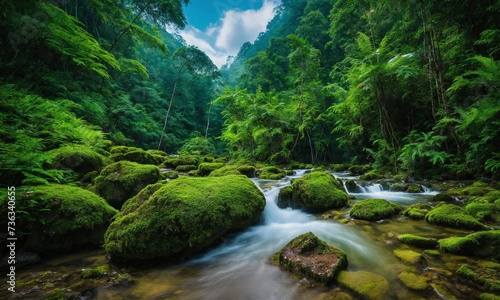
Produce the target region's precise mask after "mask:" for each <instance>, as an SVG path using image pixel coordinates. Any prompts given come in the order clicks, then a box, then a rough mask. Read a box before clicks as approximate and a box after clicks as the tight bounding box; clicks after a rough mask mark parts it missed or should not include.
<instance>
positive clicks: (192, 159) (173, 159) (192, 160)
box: [163, 155, 202, 169]
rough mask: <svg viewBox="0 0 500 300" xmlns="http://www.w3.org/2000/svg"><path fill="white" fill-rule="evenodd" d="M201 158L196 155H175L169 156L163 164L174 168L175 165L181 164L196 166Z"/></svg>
mask: <svg viewBox="0 0 500 300" xmlns="http://www.w3.org/2000/svg"><path fill="white" fill-rule="evenodd" d="M201 160H202V158H200V157H199V156H196V155H175V156H169V157H167V159H165V161H164V162H163V165H164V166H165V167H167V168H172V169H175V168H176V167H177V166H181V165H195V166H198V165H199V164H200V161H201Z"/></svg>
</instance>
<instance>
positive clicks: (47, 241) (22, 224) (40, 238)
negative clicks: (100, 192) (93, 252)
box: [0, 185, 117, 254]
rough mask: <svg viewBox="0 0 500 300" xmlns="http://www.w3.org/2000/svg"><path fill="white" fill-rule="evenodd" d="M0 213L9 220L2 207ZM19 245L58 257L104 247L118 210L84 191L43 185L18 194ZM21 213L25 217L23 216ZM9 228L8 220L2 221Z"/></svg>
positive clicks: (17, 228) (75, 188)
mask: <svg viewBox="0 0 500 300" xmlns="http://www.w3.org/2000/svg"><path fill="white" fill-rule="evenodd" d="M3 204H4V203H2V206H1V208H0V212H1V213H2V215H3V216H7V212H6V211H5V209H6V208H7V205H6V203H5V205H3ZM16 211H17V212H18V214H17V215H16V217H17V218H16V237H18V238H19V241H18V243H17V245H19V246H21V245H23V244H24V248H25V249H26V250H28V251H33V252H36V253H40V254H44V253H51V254H52V253H55V252H59V251H68V250H72V249H79V248H81V247H84V246H89V245H94V246H98V245H101V244H102V242H103V235H104V232H105V231H106V228H107V227H108V225H109V224H110V222H111V219H112V218H113V216H114V215H115V214H116V213H117V210H115V209H114V208H112V207H111V206H110V205H109V204H108V203H106V201H105V200H104V199H102V198H101V197H99V196H97V195H96V194H94V193H92V192H90V191H87V190H85V189H82V188H78V187H73V186H66V185H44V186H36V187H29V188H23V189H21V190H19V191H18V192H17V193H16ZM21 212H22V213H21ZM3 222H5V227H4V228H7V224H6V222H7V218H4V219H2V222H1V223H3Z"/></svg>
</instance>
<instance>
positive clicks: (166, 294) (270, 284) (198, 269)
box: [95, 170, 450, 300]
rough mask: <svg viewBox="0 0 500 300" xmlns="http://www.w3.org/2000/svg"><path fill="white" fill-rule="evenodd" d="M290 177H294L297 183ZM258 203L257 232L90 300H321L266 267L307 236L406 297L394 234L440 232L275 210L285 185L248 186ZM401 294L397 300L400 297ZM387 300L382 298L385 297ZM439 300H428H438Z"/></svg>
mask: <svg viewBox="0 0 500 300" xmlns="http://www.w3.org/2000/svg"><path fill="white" fill-rule="evenodd" d="M304 172H305V170H297V171H296V174H297V175H295V176H291V177H292V178H293V177H300V176H303V174H304ZM336 176H338V174H336ZM254 182H255V184H256V185H257V186H258V187H259V188H260V189H261V190H262V191H263V193H264V195H265V197H266V201H267V203H266V208H265V210H264V212H263V214H262V220H261V222H260V224H259V225H256V226H253V227H250V228H248V229H247V230H245V231H244V232H241V233H239V234H235V235H233V236H231V237H228V238H227V239H226V240H225V242H224V243H223V244H221V245H220V246H218V247H216V248H214V249H212V250H210V251H208V252H206V253H205V254H203V255H200V256H199V257H196V258H193V259H192V260H189V261H187V262H185V263H181V264H177V265H165V266H158V267H155V268H148V269H143V270H137V271H135V272H130V273H131V275H132V276H133V279H134V283H133V284H131V285H128V286H111V287H103V288H99V289H98V290H97V292H96V294H95V298H97V299H182V300H184V299H186V300H196V299H206V300H210V299H214V300H215V299H217V300H221V299H222V300H224V299H237V300H239V299H242V300H244V299H249V300H254V299H255V300H259V299H266V300H268V299H284V300H289V299H327V298H324V297H327V296H325V295H328V293H329V292H331V287H330V288H327V287H323V286H315V287H313V286H311V285H310V284H303V282H301V278H297V277H295V276H294V275H291V274H289V273H288V272H285V271H283V270H281V269H280V268H279V267H278V266H275V265H272V264H271V260H270V257H271V256H272V255H273V254H275V253H276V252H277V251H279V250H280V249H281V248H282V247H283V246H284V245H285V244H286V243H287V242H288V241H290V240H291V239H293V238H295V237H297V236H298V235H300V234H302V233H306V232H309V231H311V232H313V233H314V234H316V235H317V236H318V237H320V238H321V239H323V240H325V241H326V242H328V243H329V244H331V245H333V246H335V247H337V248H339V249H341V250H343V251H344V252H345V253H346V255H347V257H348V262H349V265H348V270H350V271H357V270H366V271H370V272H374V273H379V274H381V275H384V276H385V277H386V278H387V279H388V281H389V282H390V283H391V284H392V285H393V287H394V288H395V290H399V292H397V293H398V295H399V296H398V298H401V297H406V296H404V295H406V294H405V292H401V290H404V287H402V285H401V283H400V282H399V281H398V280H397V274H399V272H401V270H402V269H404V268H405V267H404V266H402V265H401V263H400V262H399V261H398V259H397V258H396V257H395V256H394V254H393V252H392V250H393V249H395V248H396V247H397V246H398V244H399V243H397V242H396V238H395V237H397V235H398V234H402V233H412V234H419V235H423V236H432V237H440V236H446V235H449V234H450V233H449V232H447V231H446V229H444V228H442V227H438V226H433V225H430V224H427V223H425V222H423V221H411V220H408V219H402V218H400V219H392V220H390V221H382V222H371V223H370V222H364V221H355V220H350V221H349V222H347V223H346V224H344V223H342V222H340V221H339V219H342V218H349V215H348V211H347V210H346V211H344V212H340V217H337V219H329V220H319V219H318V218H317V217H316V216H314V215H311V214H307V213H304V212H302V211H300V210H292V209H289V208H288V209H281V208H279V207H278V206H277V205H276V200H277V197H278V193H279V190H280V189H281V188H282V187H284V186H287V185H290V180H289V179H287V180H281V181H272V180H258V179H255V180H254ZM362 191H363V192H362V193H357V194H353V195H354V196H355V197H356V199H364V198H367V197H369V198H384V199H387V200H389V201H393V202H396V203H398V204H401V205H410V204H412V203H416V202H425V201H426V200H427V199H428V198H429V197H430V196H431V195H432V194H433V193H432V192H426V193H422V194H407V193H394V192H387V191H383V190H382V189H381V187H380V186H372V187H367V188H365V189H364V190H362ZM401 295H403V296H401ZM388 298H389V297H388ZM438 298H439V297H435V298H433V297H430V299H438Z"/></svg>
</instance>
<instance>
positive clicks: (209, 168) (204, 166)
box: [197, 162, 224, 176]
mask: <svg viewBox="0 0 500 300" xmlns="http://www.w3.org/2000/svg"><path fill="white" fill-rule="evenodd" d="M222 167H224V163H219V162H213V163H201V164H200V165H199V166H198V172H197V175H199V176H208V175H210V173H212V172H213V171H215V170H217V169H220V168H222Z"/></svg>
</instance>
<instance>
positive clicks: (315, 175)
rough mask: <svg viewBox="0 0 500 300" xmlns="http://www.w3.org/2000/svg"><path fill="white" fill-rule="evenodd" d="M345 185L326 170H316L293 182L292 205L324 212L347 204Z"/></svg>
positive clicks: (315, 211) (310, 210)
mask: <svg viewBox="0 0 500 300" xmlns="http://www.w3.org/2000/svg"><path fill="white" fill-rule="evenodd" d="M348 201H349V197H348V195H347V193H346V192H345V191H344V187H343V186H342V185H341V184H340V183H338V182H337V180H335V178H334V177H333V176H332V175H331V174H329V173H327V172H325V171H315V172H311V173H310V174H307V175H305V176H304V177H302V178H298V179H295V180H293V182H292V207H294V208H302V209H304V210H306V211H309V212H314V213H317V212H324V211H327V210H329V209H334V208H342V207H344V206H347V204H348Z"/></svg>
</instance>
